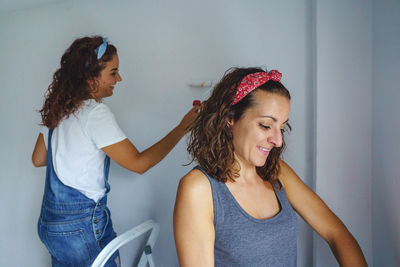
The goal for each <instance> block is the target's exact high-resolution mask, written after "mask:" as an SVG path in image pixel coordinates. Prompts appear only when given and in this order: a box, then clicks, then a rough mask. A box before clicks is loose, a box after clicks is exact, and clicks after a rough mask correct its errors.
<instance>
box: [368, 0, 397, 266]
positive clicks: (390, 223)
mask: <svg viewBox="0 0 400 267" xmlns="http://www.w3.org/2000/svg"><path fill="white" fill-rule="evenodd" d="M373 20H374V24H373V25H374V27H373V34H374V35H373V36H374V39H373V62H374V65H373V72H372V79H373V86H374V90H373V131H372V151H373V153H372V159H373V160H372V162H373V165H372V170H373V183H372V189H373V190H372V200H373V201H372V226H373V227H372V235H373V241H374V242H373V249H374V266H400V212H399V203H400V164H399V163H400V142H399V137H400V123H399V121H400V120H399V114H400V75H399V70H400V52H399V48H400V1H396V0H384V1H373Z"/></svg>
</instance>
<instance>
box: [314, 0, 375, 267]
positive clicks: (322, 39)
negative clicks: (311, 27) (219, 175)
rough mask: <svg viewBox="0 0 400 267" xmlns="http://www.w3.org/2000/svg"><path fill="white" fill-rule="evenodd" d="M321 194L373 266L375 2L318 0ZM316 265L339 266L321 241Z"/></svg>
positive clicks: (318, 183) (317, 240) (317, 243)
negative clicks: (372, 144)
mask: <svg viewBox="0 0 400 267" xmlns="http://www.w3.org/2000/svg"><path fill="white" fill-rule="evenodd" d="M316 47H317V49H316V155H315V156H316V166H315V167H316V191H317V193H318V194H319V195H320V196H321V197H322V198H323V199H324V200H325V202H326V203H327V204H328V206H329V207H330V208H331V209H332V210H333V211H334V212H335V213H336V214H337V215H338V216H339V218H341V219H342V221H343V222H344V223H345V225H346V226H347V228H348V229H349V230H350V232H351V233H352V234H353V235H354V237H355V238H356V239H357V240H358V242H359V244H360V246H361V248H362V250H363V252H364V254H365V256H366V259H367V262H368V263H369V265H372V244H371V241H372V233H371V229H372V228H371V204H372V203H371V201H372V200H371V183H372V170H371V164H372V162H371V157H372V156H371V155H372V154H371V153H372V152H371V138H372V137H371V135H372V133H371V129H372V122H371V121H372V78H371V74H372V1H364V0H353V1H347V0H340V1H316ZM314 264H315V266H324V267H329V266H337V263H336V261H335V259H334V257H333V255H332V253H331V252H330V250H329V247H328V245H327V244H326V243H325V242H324V241H323V240H322V239H321V238H320V237H319V236H315V262H314Z"/></svg>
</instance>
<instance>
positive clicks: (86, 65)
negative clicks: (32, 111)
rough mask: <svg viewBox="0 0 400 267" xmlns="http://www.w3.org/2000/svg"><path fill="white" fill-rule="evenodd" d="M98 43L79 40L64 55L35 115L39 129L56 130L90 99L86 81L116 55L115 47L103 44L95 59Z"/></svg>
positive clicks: (96, 38) (100, 40)
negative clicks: (99, 56)
mask: <svg viewBox="0 0 400 267" xmlns="http://www.w3.org/2000/svg"><path fill="white" fill-rule="evenodd" d="M102 43H103V37H101V36H93V37H82V38H79V39H76V40H75V41H74V42H73V43H72V44H71V46H70V47H69V48H68V49H67V50H66V51H65V53H64V54H63V56H62V57H61V62H60V68H59V69H58V70H57V71H56V72H55V73H54V74H53V81H52V82H51V84H50V85H49V87H48V89H47V91H46V94H45V101H44V104H43V107H42V109H41V110H40V111H39V112H40V114H41V116H42V125H45V126H47V127H48V128H49V129H54V128H56V127H57V126H58V124H59V123H60V121H61V120H62V119H63V118H64V117H68V116H69V115H70V114H74V113H75V112H76V111H77V110H78V109H79V107H80V106H81V105H82V103H83V101H85V100H87V99H90V98H92V96H91V95H92V93H93V92H95V91H96V90H97V89H95V88H93V86H90V85H89V81H93V82H94V79H95V78H96V77H98V76H99V75H100V72H101V71H102V70H103V69H104V68H105V66H106V64H105V63H106V62H108V61H111V59H112V57H113V56H114V55H116V54H117V49H116V48H115V46H113V45H111V44H107V49H106V51H105V53H104V55H103V56H102V57H101V58H100V59H97V54H96V52H95V49H96V48H97V47H99V46H100V45H101V44H102ZM95 87H96V86H95Z"/></svg>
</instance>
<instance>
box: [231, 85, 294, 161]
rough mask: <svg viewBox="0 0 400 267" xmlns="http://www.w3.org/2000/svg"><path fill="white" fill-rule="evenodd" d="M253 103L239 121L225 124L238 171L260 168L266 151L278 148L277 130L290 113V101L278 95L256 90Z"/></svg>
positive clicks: (266, 153) (279, 141)
mask: <svg viewBox="0 0 400 267" xmlns="http://www.w3.org/2000/svg"><path fill="white" fill-rule="evenodd" d="M254 100H255V104H254V105H253V106H251V107H250V108H248V109H247V110H246V111H245V113H244V115H243V117H242V118H240V119H239V120H237V121H236V122H233V121H230V122H229V124H230V126H231V128H232V134H233V146H234V153H235V158H236V160H237V161H238V162H239V164H240V166H241V167H242V168H243V167H245V166H256V167H259V166H263V165H264V164H265V161H266V160H267V157H268V155H269V151H270V150H271V149H272V148H274V147H280V146H282V133H281V130H282V129H283V128H284V127H285V126H286V123H287V122H288V117H289V112H290V100H289V99H288V98H287V97H285V96H282V95H280V94H277V93H269V92H264V91H261V90H258V91H256V92H254Z"/></svg>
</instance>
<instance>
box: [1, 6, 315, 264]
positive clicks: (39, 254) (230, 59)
mask: <svg viewBox="0 0 400 267" xmlns="http://www.w3.org/2000/svg"><path fill="white" fill-rule="evenodd" d="M311 23H312V17H311V5H310V2H309V1H307V0H303V1H261V0H258V1H253V2H252V3H251V4H249V3H248V2H244V1H227V0H223V1H211V0H205V1H184V0H174V1H168V2H167V1H123V0H120V1H112V2H110V1H106V0H97V1H67V2H64V3H56V4H52V5H43V6H40V7H37V8H29V9H24V10H18V11H14V12H9V13H3V14H0V35H1V36H0V59H1V64H0V81H1V84H2V88H3V89H2V97H1V98H0V121H1V125H2V130H1V133H0V134H1V138H0V142H1V143H0V145H1V147H2V150H1V151H0V164H1V165H0V166H1V169H2V174H1V176H0V188H1V189H0V190H1V194H0V201H1V203H3V209H2V213H3V217H2V218H3V219H2V220H0V236H1V239H0V251H1V257H0V265H1V266H50V259H49V255H48V253H47V251H46V250H45V248H44V246H43V245H42V244H41V243H40V241H39V239H38V237H37V234H36V221H37V217H38V215H39V210H40V204H41V198H42V192H43V186H44V174H45V170H44V168H39V169H35V168H34V167H33V166H32V164H31V161H30V157H31V152H32V149H33V146H34V142H35V139H36V137H37V133H38V129H39V127H38V125H37V124H38V123H39V122H40V118H39V115H38V113H37V112H36V110H38V109H40V107H41V105H42V101H43V95H44V92H45V89H46V88H47V86H48V84H49V83H50V81H51V77H52V74H53V73H54V71H55V70H56V68H57V67H58V66H59V60H60V57H61V55H62V53H63V51H64V50H65V49H66V48H67V47H68V46H69V45H70V43H71V42H72V41H73V39H74V38H76V37H80V36H82V35H86V34H104V35H106V36H107V37H109V39H110V41H111V42H112V43H114V44H115V45H116V46H117V48H118V50H119V56H120V70H121V75H122V77H123V79H124V81H123V82H122V83H120V84H118V86H117V87H116V89H115V91H114V96H113V97H111V98H109V99H106V100H105V102H106V103H107V104H108V105H109V106H110V108H111V109H112V110H113V112H114V113H115V115H116V118H117V120H118V122H119V123H120V126H121V128H122V129H123V130H124V131H125V133H126V134H127V135H128V136H129V137H130V139H131V140H132V141H133V143H134V144H135V145H136V146H137V147H138V148H139V149H144V148H146V147H148V146H149V145H151V144H153V143H154V142H156V141H157V140H158V139H160V138H161V137H162V136H163V135H164V134H166V133H167V131H169V130H170V129H172V127H173V126H175V125H176V124H177V123H178V122H179V121H180V119H181V117H182V116H183V114H184V113H185V112H186V111H187V110H188V109H189V108H190V107H191V103H192V100H193V99H196V98H200V99H202V98H203V95H204V93H205V92H204V91H202V90H200V89H193V88H189V87H188V86H187V85H186V83H187V82H188V81H191V80H203V79H204V80H218V79H219V78H220V77H221V76H222V74H223V73H224V71H225V70H226V69H228V68H229V67H231V66H264V67H268V68H277V69H279V70H280V71H281V72H282V73H283V74H284V77H283V82H284V83H285V84H286V85H287V87H288V88H289V89H290V90H291V92H292V96H293V100H292V114H291V118H290V120H291V124H292V126H293V128H294V130H293V131H292V133H291V134H290V136H289V138H288V145H289V149H288V151H287V154H286V159H287V161H288V162H289V163H290V164H291V166H292V167H293V168H294V169H295V170H296V171H297V173H298V174H299V175H300V176H301V177H302V178H303V179H304V180H305V181H306V183H308V184H309V185H312V160H311V159H312V152H313V150H312V146H310V145H312V135H311V131H312V129H313V127H312V121H311V120H310V118H312V103H311V100H312V97H310V96H312V79H311V78H312V75H313V73H312V67H311V66H312V57H311V54H312V44H311V42H312V38H311V28H312V27H311ZM187 162H188V157H187V155H186V150H185V140H182V141H181V142H180V143H179V144H178V146H177V147H176V148H175V149H174V150H173V151H172V152H171V154H170V155H168V156H167V158H166V159H165V160H163V161H162V162H161V163H160V164H159V165H157V166H156V167H154V168H153V169H151V170H150V171H149V172H148V173H146V174H145V175H137V174H134V173H130V172H128V171H126V170H124V169H122V168H121V167H119V166H117V165H116V164H112V166H111V173H110V182H111V186H112V190H111V193H110V198H109V200H110V201H109V203H110V208H111V211H112V216H113V220H114V225H115V229H116V231H117V232H118V233H122V232H124V231H127V230H128V229H130V228H131V227H133V226H135V225H137V224H139V223H141V222H143V221H145V220H147V219H149V218H152V219H154V220H156V221H158V222H159V223H160V226H161V227H160V230H161V231H160V236H159V240H158V241H157V243H156V247H155V249H154V256H155V261H156V262H157V263H159V264H160V266H177V257H176V252H175V247H174V242H173V234H172V211H173V204H174V200H175V193H176V187H177V184H178V181H179V179H180V177H182V176H183V175H184V174H185V173H186V172H187V171H189V170H190V168H191V167H188V166H187V167H184V166H182V164H185V163H187ZM139 243H140V242H139ZM299 244H300V245H299V266H310V265H311V264H312V235H311V233H310V231H309V229H307V227H306V226H304V224H303V225H302V232H301V238H300V239H299ZM138 246H139V244H132V245H130V246H127V247H125V248H124V249H123V250H122V251H121V253H122V262H123V263H126V264H128V266H129V264H131V263H132V262H133V261H134V258H135V257H136V254H135V253H133V252H135V251H136V250H137V248H138Z"/></svg>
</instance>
